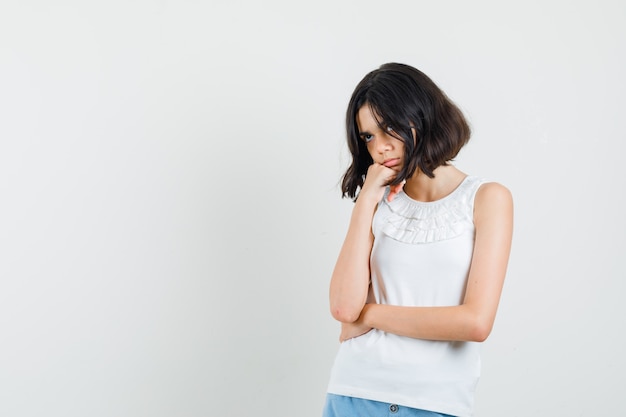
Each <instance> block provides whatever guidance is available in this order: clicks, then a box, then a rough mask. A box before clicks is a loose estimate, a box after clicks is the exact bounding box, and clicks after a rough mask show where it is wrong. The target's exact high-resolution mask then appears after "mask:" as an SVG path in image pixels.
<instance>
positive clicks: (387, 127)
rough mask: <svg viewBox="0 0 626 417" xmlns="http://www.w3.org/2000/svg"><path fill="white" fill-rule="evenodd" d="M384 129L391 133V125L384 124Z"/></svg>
mask: <svg viewBox="0 0 626 417" xmlns="http://www.w3.org/2000/svg"><path fill="white" fill-rule="evenodd" d="M385 130H386V131H387V133H391V132H393V126H391V125H387V126H385Z"/></svg>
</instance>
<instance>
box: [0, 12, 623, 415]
mask: <svg viewBox="0 0 626 417" xmlns="http://www.w3.org/2000/svg"><path fill="white" fill-rule="evenodd" d="M625 40H626V3H624V2H623V1H618V0H614V1H611V0H600V1H595V2H583V1H555V0H550V1H525V2H501V1H471V2H469V1H439V2H432V1H430V2H426V1H388V2H385V3H383V2H375V1H365V0H361V1H337V2H332V1H327V0H323V1H315V2H306V3H299V2H288V1H272V0H270V1H264V2H254V1H250V0H246V1H228V2H227V1H209V2H206V1H204V2H203V1H188V0H184V1H167V0H160V1H145V0H144V1H106V2H105V1H100V2H95V1H94V2H84V1H74V2H72V1H66V0H61V1H55V2H46V1H28V0H26V1H23V0H22V1H11V0H2V2H1V3H0V254H1V260H0V415H2V416H7V417H9V416H20V417H21V416H24V417H25V416H44V415H45V416H64V417H67V416H91V417H96V416H117V417H122V416H129V417H130V416H132V417H139V416H150V417H160V416H164V417H165V416H168V417H169V416H185V417H186V416H190V417H191V416H268V417H269V416H272V417H276V416H293V415H297V416H302V417H308V416H311V417H313V416H319V415H320V411H321V407H322V403H323V399H324V391H325V388H326V383H327V380H328V376H329V372H330V367H331V365H332V361H333V358H334V354H335V351H336V349H337V346H338V343H337V337H338V325H337V324H336V323H335V322H334V321H333V320H332V318H331V317H330V314H329V313H328V301H327V292H328V281H329V277H330V273H331V271H332V267H333V265H334V261H335V258H336V256H337V253H338V250H339V247H340V245H341V243H342V240H343V236H344V233H345V231H346V227H347V222H348V218H349V215H350V210H351V207H352V203H351V202H350V201H349V200H342V199H341V198H340V193H339V189H338V181H339V179H340V177H341V174H342V173H343V170H344V169H345V167H346V164H347V161H348V154H347V149H346V147H345V145H344V133H343V123H344V112H345V108H346V105H347V101H348V99H349V96H350V94H351V92H352V90H353V88H354V86H355V85H356V83H357V82H358V81H359V80H360V79H361V78H362V77H363V76H364V75H365V73H367V72H368V71H370V70H372V69H374V68H376V67H377V66H379V65H380V64H382V63H384V62H388V61H397V62H404V63H408V64H411V65H414V66H416V67H418V68H420V69H422V70H423V71H424V72H425V73H427V74H428V75H430V76H431V77H432V78H433V80H434V81H435V82H436V83H438V84H439V85H440V87H441V88H442V89H443V90H444V91H446V92H447V93H448V95H449V96H450V97H451V98H452V99H453V100H454V101H456V102H457V104H458V105H459V106H460V107H461V108H462V109H463V110H464V111H465V113H466V115H467V117H468V119H469V120H470V122H471V124H472V127H473V132H474V133H473V138H472V140H471V142H470V144H469V145H468V146H467V147H466V148H465V149H464V150H463V151H462V152H461V154H460V155H459V157H458V159H457V161H456V162H455V163H456V165H457V166H458V167H459V168H461V169H462V170H465V171H466V172H468V173H471V174H475V175H479V176H483V177H487V178H490V179H493V180H495V181H499V182H501V183H503V184H505V185H506V186H508V187H509V188H510V189H511V191H512V192H513V195H514V198H515V204H516V221H515V237H514V244H513V252H512V256H511V261H510V266H509V273H508V276H507V281H506V285H505V289H504V293H503V297H502V301H501V307H500V311H499V316H498V318H497V321H496V325H495V329H494V331H493V333H492V335H491V337H490V338H489V339H488V340H487V341H486V342H485V344H484V347H483V377H482V380H481V383H480V385H479V391H478V395H477V405H476V415H477V416H480V417H495V416H503V415H505V416H509V417H515V416H527V415H533V416H566V415H567V416H597V415H604V414H609V415H623V414H626V406H625V405H624V402H623V399H622V398H621V397H622V394H623V389H624V386H623V375H624V373H625V372H626V361H625V359H624V352H625V351H626V339H625V338H624V335H623V332H624V330H625V329H626V314H625V312H624V307H623V304H622V300H623V293H624V291H626V284H625V281H626V268H625V266H624V263H623V257H624V234H625V232H626V230H625V229H626V227H625V226H626V224H625V221H624V212H625V210H626V204H625V202H624V190H625V188H626V181H625V176H624V174H623V171H622V169H621V167H620V163H621V162H622V161H623V153H622V152H623V149H624V141H625V140H626V135H625V133H624V123H623V121H624V97H625V96H626V83H625V82H624V74H626V44H625Z"/></svg>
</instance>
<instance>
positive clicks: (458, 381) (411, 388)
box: [328, 176, 485, 417]
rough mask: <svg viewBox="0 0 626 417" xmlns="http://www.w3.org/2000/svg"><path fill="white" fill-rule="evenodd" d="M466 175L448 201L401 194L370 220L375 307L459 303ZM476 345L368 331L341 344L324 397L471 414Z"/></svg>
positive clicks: (468, 200) (470, 190)
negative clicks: (376, 304) (422, 200)
mask: <svg viewBox="0 0 626 417" xmlns="http://www.w3.org/2000/svg"><path fill="white" fill-rule="evenodd" d="M484 182H485V181H484V180H482V179H479V178H477V177H472V176H469V177H466V178H465V179H464V180H463V182H462V183H461V184H460V185H459V186H458V187H457V188H456V189H455V190H454V191H453V192H452V193H451V194H449V195H448V196H446V197H444V198H443V199H441V200H437V201H433V202H419V201H415V200H413V199H411V198H410V197H409V196H407V195H406V194H405V193H404V192H400V193H399V194H398V195H397V196H396V197H395V198H394V200H393V201H392V202H388V201H387V199H386V196H387V194H388V192H389V190H388V189H387V192H386V193H385V198H384V199H383V200H382V201H381V202H380V203H379V205H378V209H377V211H376V213H375V215H374V219H373V223H372V231H373V233H374V246H373V248H372V254H371V259H370V269H371V280H372V290H373V296H374V297H375V300H376V303H379V304H390V305H399V306H454V305H459V304H461V303H462V301H463V296H464V292H465V286H466V283H467V276H468V273H469V267H470V262H471V258H472V252H473V245H474V222H473V212H474V197H475V195H476V191H477V190H478V188H479V187H480V185H481V184H483V183H484ZM479 376H480V344H479V343H475V342H445V341H432V340H421V339H412V338H408V337H402V336H397V335H394V334H391V333H385V332H382V331H380V330H376V329H374V330H372V331H370V332H368V333H366V334H365V335H363V336H360V337H356V338H354V339H350V340H347V341H345V342H343V343H342V344H341V345H340V347H339V352H338V354H337V357H336V359H335V363H334V366H333V369H332V372H331V378H330V383H329V386H328V392H329V393H332V394H338V395H347V396H352V397H359V398H366V399H370V400H375V401H383V402H387V403H394V404H399V405H404V406H407V407H413V408H421V409H425V410H430V411H438V412H441V413H445V414H451V415H454V416H459V417H468V416H471V415H472V409H473V403H474V391H475V388H476V384H477V383H478V379H479Z"/></svg>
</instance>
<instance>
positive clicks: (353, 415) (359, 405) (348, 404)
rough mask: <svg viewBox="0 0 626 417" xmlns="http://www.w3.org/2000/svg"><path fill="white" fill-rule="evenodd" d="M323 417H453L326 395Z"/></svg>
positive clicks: (393, 405) (377, 402)
mask: <svg viewBox="0 0 626 417" xmlns="http://www.w3.org/2000/svg"><path fill="white" fill-rule="evenodd" d="M322 417H453V416H451V415H449V414H441V413H436V412H434V411H427V410H419V409H417V408H410V407H404V406H402V405H397V404H389V403H383V402H380V401H372V400H365V399H363V398H354V397H345V396H343V395H335V394H326V404H325V405H324V413H323V414H322Z"/></svg>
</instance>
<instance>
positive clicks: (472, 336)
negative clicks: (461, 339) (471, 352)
mask: <svg viewBox="0 0 626 417" xmlns="http://www.w3.org/2000/svg"><path fill="white" fill-rule="evenodd" d="M492 327H493V323H491V322H490V321H488V320H481V319H480V318H477V319H475V320H473V322H472V323H471V324H470V326H469V334H468V340H469V341H470V342H480V343H481V342H484V341H485V340H487V338H488V337H489V335H490V334H491V329H492Z"/></svg>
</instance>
